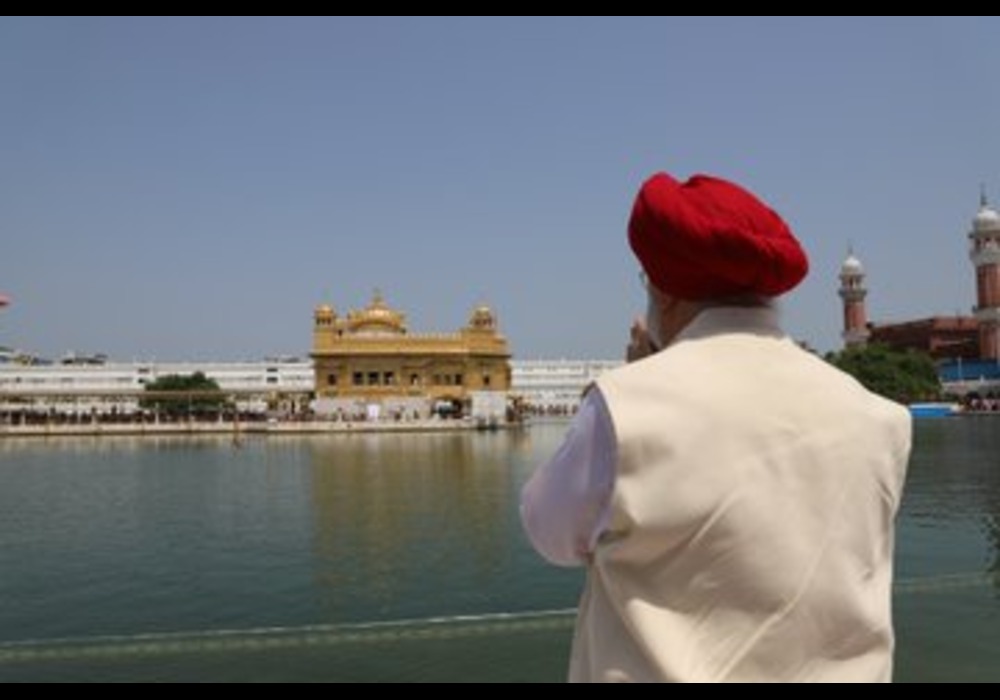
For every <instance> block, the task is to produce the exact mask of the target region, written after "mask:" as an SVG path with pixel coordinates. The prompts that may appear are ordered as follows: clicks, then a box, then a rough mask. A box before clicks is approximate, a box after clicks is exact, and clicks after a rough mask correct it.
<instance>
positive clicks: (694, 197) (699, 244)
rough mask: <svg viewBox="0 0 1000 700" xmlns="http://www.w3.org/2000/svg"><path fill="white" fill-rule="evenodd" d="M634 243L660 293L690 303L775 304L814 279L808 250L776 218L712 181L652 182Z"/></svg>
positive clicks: (639, 204)
mask: <svg viewBox="0 0 1000 700" xmlns="http://www.w3.org/2000/svg"><path fill="white" fill-rule="evenodd" d="M628 237H629V244H630V245H631V246H632V251H633V252H634V253H635V255H636V257H637V258H638V259H639V262H640V263H641V264H642V267H643V269H644V270H645V272H646V274H647V275H648V276H649V279H650V281H651V282H652V283H653V284H654V285H655V286H656V288H657V289H659V290H660V291H662V292H664V293H666V294H669V295H671V296H674V297H677V298H679V299H686V300H688V301H708V300H713V299H725V298H727V297H737V296H743V295H755V296H764V297H776V296H780V295H782V294H784V293H785V292H788V291H790V290H791V289H793V288H794V287H796V286H797V285H798V284H799V282H801V281H802V280H803V279H804V278H805V276H806V274H807V273H808V272H809V260H808V258H807V257H806V254H805V251H804V250H803V249H802V246H801V245H800V244H799V242H798V240H796V238H795V236H794V235H793V234H792V232H791V230H790V229H789V228H788V225H787V224H786V223H785V222H784V221H783V220H782V218H781V217H780V216H778V214H777V213H775V212H774V211H773V210H772V209H771V208H770V207H768V206H767V205H766V204H764V203H763V202H762V201H760V200H759V199H757V197H755V196H754V195H753V194H751V193H750V192H748V191H747V190H745V189H743V188H742V187H740V186H739V185H735V184H733V183H731V182H727V181H726V180H721V179H719V178H715V177H709V176H707V175H695V176H694V177H692V178H691V179H690V180H688V181H687V182H684V183H681V182H678V181H677V180H675V179H674V178H672V177H671V176H669V175H667V174H666V173H658V174H656V175H654V176H653V177H651V178H650V179H649V180H647V181H646V182H645V184H643V186H642V189H640V190H639V194H638V196H637V197H636V200H635V205H634V206H633V208H632V218H631V219H630V220H629V226H628Z"/></svg>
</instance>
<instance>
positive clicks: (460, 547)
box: [310, 431, 520, 621]
mask: <svg viewBox="0 0 1000 700" xmlns="http://www.w3.org/2000/svg"><path fill="white" fill-rule="evenodd" d="M518 439H520V437H519V434H518V433H517V432H516V431H515V432H510V433H508V432H504V433H500V434H490V433H480V434H469V433H450V434H447V433H446V434H424V435H391V434H387V435H354V436H349V437H346V438H342V439H331V440H324V441H317V442H315V443H312V444H311V446H310V449H311V453H312V454H311V461H312V466H311V476H312V486H311V494H312V502H313V518H314V522H315V540H314V542H315V549H316V552H317V557H316V562H317V564H316V565H317V571H316V576H317V577H318V579H319V580H320V582H321V584H322V585H321V588H322V589H323V590H326V591H329V592H330V596H329V598H328V599H327V600H325V601H324V605H325V607H326V608H327V610H328V612H329V614H330V618H331V619H333V620H336V621H344V620H350V619H352V617H353V616H355V615H356V614H357V611H358V610H365V611H367V612H366V613H365V615H366V616H370V614H371V611H372V610H380V611H384V612H385V614H386V616H388V617H393V616H395V617H401V616H402V617H405V616H407V615H412V614H417V613H418V612H419V613H421V614H423V613H424V612H425V611H426V608H425V607H422V606H426V605H427V601H431V600H440V601H442V602H441V605H442V607H443V608H446V609H447V610H446V611H447V612H448V613H455V612H463V611H465V612H471V611H478V612H482V610H483V609H484V606H483V600H482V597H483V595H484V593H483V591H485V590H488V589H491V588H495V587H496V583H497V581H499V580H502V579H503V578H504V577H509V576H511V575H512V574H511V572H512V571H516V567H515V566H513V565H512V557H515V556H517V552H516V546H515V544H516V542H517V540H515V539H512V537H511V533H512V532H518V529H517V523H516V522H514V521H513V520H514V519H516V517H517V515H516V509H514V508H511V505H510V504H511V503H512V502H516V500H517V493H518V484H519V483H520V476H519V475H518V474H516V473H515V472H514V471H512V469H511V466H510V456H511V454H512V450H516V445H515V444H514V442H516V441H517V440H518ZM456 581H463V582H465V583H464V584H463V585H462V586H461V588H460V589H456V590H450V589H449V586H450V585H452V582H456ZM470 581H479V582H481V586H475V585H473V586H469V585H468V583H469V582H470ZM344 591H354V592H355V593H354V595H355V596H357V599H353V600H350V599H345V598H344V595H343V592H344ZM411 604H412V606H411ZM408 606H411V607H408Z"/></svg>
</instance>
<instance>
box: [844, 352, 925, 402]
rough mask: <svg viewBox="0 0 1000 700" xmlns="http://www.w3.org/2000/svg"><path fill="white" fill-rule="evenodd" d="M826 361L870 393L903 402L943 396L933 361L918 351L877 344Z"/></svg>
mask: <svg viewBox="0 0 1000 700" xmlns="http://www.w3.org/2000/svg"><path fill="white" fill-rule="evenodd" d="M827 360H829V361H830V362H831V363H832V364H833V365H834V366H836V367H838V368H839V369H841V370H843V371H844V372H847V373H848V374H850V375H851V376H852V377H854V378H855V379H857V380H858V381H859V382H861V383H862V384H864V385H865V387H867V388H868V389H869V390H870V391H873V392H875V393H876V394H881V395H882V396H885V397H888V398H890V399H893V400H895V401H899V402H901V403H912V402H914V401H932V400H934V399H937V398H939V397H940V394H941V382H940V380H939V379H938V375H937V370H936V369H935V367H934V360H932V359H931V357H930V356H929V355H927V354H925V353H921V352H916V351H915V350H907V351H905V352H900V351H898V350H893V349H892V348H890V347H889V346H887V345H882V344H878V343H875V344H872V345H865V346H861V347H855V348H849V349H847V350H844V351H843V352H839V353H831V354H830V355H827Z"/></svg>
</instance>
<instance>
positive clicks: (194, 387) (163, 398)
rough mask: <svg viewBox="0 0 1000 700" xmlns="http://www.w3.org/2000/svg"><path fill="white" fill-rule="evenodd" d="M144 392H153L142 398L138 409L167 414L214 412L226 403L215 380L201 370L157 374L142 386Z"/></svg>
mask: <svg viewBox="0 0 1000 700" xmlns="http://www.w3.org/2000/svg"><path fill="white" fill-rule="evenodd" d="M146 393H148V394H153V395H152V396H149V397H147V398H143V399H142V401H141V405H142V408H143V409H145V410H147V411H159V412H160V413H164V414H166V415H169V416H184V415H193V416H205V415H211V414H217V413H219V412H220V411H221V410H222V409H223V408H225V406H226V396H225V395H224V394H223V393H222V389H221V388H220V387H219V383H218V382H216V381H215V380H214V379H209V378H208V377H206V376H205V374H204V373H202V372H196V373H194V374H190V375H181V374H169V375H166V376H164V377H160V378H159V379H157V380H156V381H155V382H150V383H149V384H147V385H146Z"/></svg>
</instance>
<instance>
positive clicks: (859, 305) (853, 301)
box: [840, 250, 871, 348]
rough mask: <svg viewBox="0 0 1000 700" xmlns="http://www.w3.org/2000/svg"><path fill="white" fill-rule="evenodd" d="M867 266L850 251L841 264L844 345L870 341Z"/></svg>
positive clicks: (851, 345)
mask: <svg viewBox="0 0 1000 700" xmlns="http://www.w3.org/2000/svg"><path fill="white" fill-rule="evenodd" d="M867 296H868V288H867V287H865V268H864V266H863V265H862V264H861V261H860V260H858V259H857V258H856V257H855V256H854V251H853V250H852V251H850V253H849V254H848V256H847V260H845V261H844V264H843V265H841V266H840V298H841V299H843V300H844V333H843V338H844V345H845V346H846V347H849V348H850V347H855V346H857V345H864V344H865V343H867V342H868V337H869V336H870V335H871V332H870V331H869V330H868V308H867V306H866V303H865V298H866V297H867Z"/></svg>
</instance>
